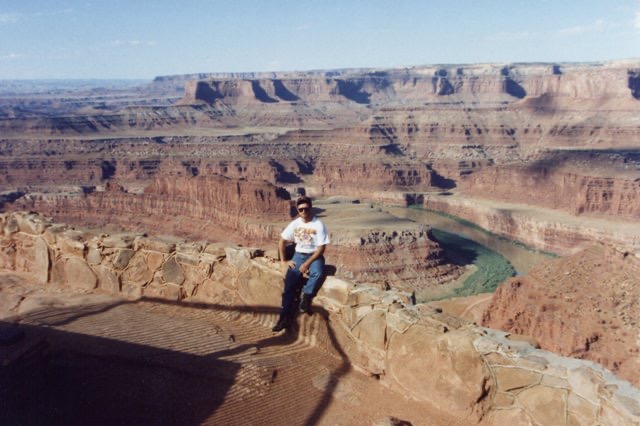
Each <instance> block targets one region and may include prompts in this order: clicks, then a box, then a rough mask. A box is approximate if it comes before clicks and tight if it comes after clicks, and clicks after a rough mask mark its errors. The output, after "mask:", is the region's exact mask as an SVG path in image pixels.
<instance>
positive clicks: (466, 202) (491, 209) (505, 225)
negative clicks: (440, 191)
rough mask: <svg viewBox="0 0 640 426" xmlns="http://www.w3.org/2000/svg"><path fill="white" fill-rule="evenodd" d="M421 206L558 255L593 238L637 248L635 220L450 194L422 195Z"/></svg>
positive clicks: (638, 236)
mask: <svg viewBox="0 0 640 426" xmlns="http://www.w3.org/2000/svg"><path fill="white" fill-rule="evenodd" d="M423 205H424V207H425V208H426V209H429V210H435V211H439V212H444V213H448V214H451V215H453V216H456V217H458V218H462V219H464V220H467V221H469V222H472V223H474V224H476V225H478V226H480V227H481V228H483V229H485V230H487V231H490V232H492V233H494V234H497V235H500V236H503V237H506V238H508V239H510V240H516V241H520V242H522V243H524V244H526V245H528V246H530V247H534V248H537V249H539V250H544V251H548V252H552V253H557V254H560V255H569V254H575V253H577V252H578V251H580V250H583V249H586V248H588V247H591V246H592V245H593V243H594V242H596V241H600V242H607V243H611V244H614V245H620V246H624V247H631V248H632V250H635V251H640V227H639V226H638V224H637V223H636V222H622V221H610V220H604V219H595V218H591V219H587V218H580V219H579V218H576V217H574V216H571V215H570V214H567V213H563V212H559V211H555V210H550V209H541V208H539V207H535V208H533V207H530V206H527V205H522V204H508V203H498V202H495V201H491V200H487V199H478V198H470V197H459V196H453V195H444V196H436V195H425V196H424V200H423Z"/></svg>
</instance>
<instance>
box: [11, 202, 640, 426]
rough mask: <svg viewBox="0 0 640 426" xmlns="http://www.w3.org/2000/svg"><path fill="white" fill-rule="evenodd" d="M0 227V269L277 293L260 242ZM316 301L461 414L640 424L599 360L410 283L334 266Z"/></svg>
mask: <svg viewBox="0 0 640 426" xmlns="http://www.w3.org/2000/svg"><path fill="white" fill-rule="evenodd" d="M0 226H1V234H2V244H1V246H0V268H1V269H4V270H13V271H18V272H20V273H24V274H27V275H29V276H30V277H32V278H34V279H36V280H38V281H39V282H41V283H42V285H47V286H59V287H62V288H63V287H70V288H76V289H84V290H85V291H90V292H93V291H95V292H107V293H110V294H114V295H120V296H121V297H127V298H133V299H137V298H140V297H146V298H151V299H152V300H153V298H162V299H168V300H174V301H182V303H184V304H185V306H188V305H189V303H191V302H197V301H199V300H204V301H210V302H215V303H218V304H221V305H225V304H228V305H232V306H236V307H237V306H242V305H248V306H251V305H261V306H263V305H267V306H273V307H277V306H278V304H279V301H280V292H281V288H282V279H283V277H282V274H281V272H280V270H279V267H278V262H277V261H276V260H274V259H270V258H268V257H261V255H260V253H261V251H260V250H257V249H250V248H242V247H236V246H223V245H220V244H201V243H189V242H184V241H169V240H166V239H165V240H163V239H156V238H148V237H145V236H143V235H140V234H131V233H125V234H117V235H108V234H104V233H94V234H89V233H86V232H83V231H79V230H73V229H70V228H69V227H67V226H64V225H60V224H54V223H52V222H51V221H49V220H46V219H43V218H41V217H38V216H35V215H30V214H24V213H14V214H2V215H0ZM315 303H316V304H317V306H318V307H319V308H321V309H323V310H324V311H326V312H327V317H328V318H326V319H324V320H323V321H321V323H322V326H323V327H327V328H329V327H330V328H331V331H332V334H333V335H334V336H335V339H336V341H337V343H338V344H339V345H340V346H341V347H342V348H343V351H344V355H345V356H346V357H347V358H348V359H349V362H350V364H351V365H353V366H354V367H356V368H358V369H360V370H361V371H364V372H367V373H368V374H371V375H373V376H375V377H378V378H379V380H380V384H381V385H384V386H387V387H389V388H391V389H393V390H395V391H397V392H400V393H402V394H403V395H405V396H406V397H408V398H411V399H416V400H421V401H429V402H430V403H431V404H433V405H434V406H435V407H437V408H439V409H441V410H446V411H447V412H449V413H451V414H453V415H455V416H457V417H460V418H465V419H466V420H471V421H475V422H479V423H480V424H487V425H501V424H505V423H508V422H511V423H514V422H516V423H519V424H522V423H526V424H541V425H555V424H603V425H633V424H639V423H640V406H639V404H638V401H640V391H638V389H637V388H634V387H632V386H631V385H630V384H629V383H628V382H625V381H623V380H620V379H617V378H616V377H614V376H613V375H611V374H610V373H609V372H607V371H606V370H605V369H603V368H602V367H600V366H597V365H595V364H593V363H591V362H588V361H579V360H571V359H567V358H562V357H559V356H556V355H553V354H551V353H548V352H545V351H541V350H536V349H534V348H533V347H531V346H530V345H528V344H526V343H522V342H518V341H515V340H509V338H508V337H509V336H508V335H507V334H505V333H502V332H498V331H495V330H491V329H483V328H480V327H478V326H476V325H473V324H470V323H467V322H465V321H462V320H459V319H456V318H453V317H450V316H448V315H445V314H442V313H441V312H439V311H438V310H435V309H433V308H429V307H426V306H416V305H412V303H411V300H410V297H409V295H408V294H404V293H400V292H393V291H380V290H377V289H373V288H367V287H359V288H355V287H354V286H353V285H352V284H350V283H349V282H348V281H343V280H339V279H336V278H333V277H329V278H328V279H327V281H326V282H325V283H324V286H323V287H322V289H321V291H320V293H319V294H318V297H317V298H316V299H315ZM315 315H319V314H318V313H316V314H315ZM301 332H302V333H307V332H308V331H305V330H301ZM326 334H327V333H326V332H323V331H322V329H320V330H319V331H316V335H315V337H314V339H313V341H314V342H315V343H314V344H316V345H317V346H319V347H321V348H322V347H324V346H325V345H326V346H327V348H326V349H327V351H328V352H331V350H332V349H331V347H332V345H333V344H334V343H332V342H333V341H332V340H331V339H329V338H328V337H327V336H326ZM425 366H436V370H437V372H436V373H435V374H434V369H433V368H425Z"/></svg>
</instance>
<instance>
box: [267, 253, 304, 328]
mask: <svg viewBox="0 0 640 426" xmlns="http://www.w3.org/2000/svg"><path fill="white" fill-rule="evenodd" d="M292 260H293V262H294V263H295V266H294V267H293V268H289V269H287V272H286V274H285V276H284V290H283V291H282V306H281V308H280V318H279V319H278V322H277V323H276V325H275V326H274V327H273V329H272V330H273V331H280V330H282V329H284V328H287V327H288V326H289V322H290V320H291V314H293V302H294V301H295V299H296V296H297V295H298V286H299V284H300V279H301V278H302V274H301V273H300V271H299V270H298V268H299V267H300V265H302V263H303V262H304V259H302V256H301V255H300V254H298V253H295V254H294V255H293V259H292Z"/></svg>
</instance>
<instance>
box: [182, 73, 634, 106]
mask: <svg viewBox="0 0 640 426" xmlns="http://www.w3.org/2000/svg"><path fill="white" fill-rule="evenodd" d="M629 75H630V70H629V67H628V65H626V64H624V63H619V64H616V63H611V64H608V65H607V66H605V67H602V68H600V69H597V68H596V67H594V66H590V65H589V64H583V65H572V64H562V65H559V64H540V65H533V64H526V65H519V64H509V65H500V64H486V65H453V66H439V67H416V68H411V69H404V70H385V71H373V72H360V73H357V72H356V73H350V74H346V75H341V76H337V77H318V76H304V77H302V78H301V77H295V76H287V77H285V78H278V77H271V78H253V79H249V78H247V79H245V78H235V79H229V78H222V79H215V80H200V81H197V80H193V81H187V82H186V87H185V98H184V99H183V102H184V103H188V102H193V101H203V102H206V103H209V104H212V103H215V102H217V101H221V102H223V103H226V104H234V105H244V104H251V103H262V104H272V103H279V102H298V101H302V102H329V101H331V102H339V101H341V100H342V101H351V102H354V103H358V104H380V103H389V102H394V101H395V102H399V101H407V100H409V101H413V102H416V101H434V100H435V99H437V98H438V97H446V96H456V95H458V96H476V97H484V98H485V100H486V99H490V100H492V101H494V102H496V101H500V100H509V99H510V100H514V99H515V100H517V99H523V98H525V97H529V98H536V97H540V96H553V97H559V98H563V97H569V98H574V99H575V98H582V99H603V98H607V97H616V98H625V99H627V98H630V95H631V94H632V90H633V89H632V87H634V86H633V84H631V83H632V80H633V78H632V77H629Z"/></svg>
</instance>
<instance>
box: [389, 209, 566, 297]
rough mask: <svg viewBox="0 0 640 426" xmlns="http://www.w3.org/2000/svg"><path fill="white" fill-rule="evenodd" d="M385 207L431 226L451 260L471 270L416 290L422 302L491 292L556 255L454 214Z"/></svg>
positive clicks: (448, 258) (395, 213)
mask: <svg viewBox="0 0 640 426" xmlns="http://www.w3.org/2000/svg"><path fill="white" fill-rule="evenodd" d="M384 209H385V210H386V211H388V212H389V213H390V214H392V215H394V216H396V217H400V218H404V219H409V220H412V221H414V222H417V223H421V224H425V225H429V226H431V228H432V235H433V237H434V239H435V240H436V241H437V242H438V243H439V244H440V246H441V247H442V248H443V250H444V251H445V256H446V257H447V260H448V261H449V262H451V263H454V264H458V265H464V266H466V267H467V269H468V272H467V273H466V274H465V275H464V276H463V277H461V279H460V280H459V282H456V283H453V284H449V285H447V286H445V288H444V289H441V290H440V291H435V292H434V291H425V292H422V293H416V299H417V301H418V302H426V301H429V300H439V299H448V298H452V297H462V296H471V295H474V294H478V293H490V292H493V291H494V290H495V289H496V287H497V286H498V285H499V284H500V283H501V282H503V281H504V280H506V279H507V278H509V277H511V276H514V275H518V274H526V273H527V272H529V270H531V268H532V267H534V266H535V265H537V264H539V263H541V262H544V261H546V260H549V259H552V258H553V257H554V256H553V255H552V254H550V253H542V252H540V251H537V250H533V249H531V248H528V247H526V246H524V245H522V244H520V243H517V242H514V241H510V240H507V239H505V238H502V237H499V236H497V235H495V234H492V233H490V232H488V231H486V230H484V229H482V228H480V227H478V226H476V225H474V224H472V223H470V222H467V221H464V220H461V219H459V218H455V217H452V216H450V215H446V214H442V213H437V212H433V211H429V210H424V209H420V208H413V207H410V208H407V207H390V206H385V207H384Z"/></svg>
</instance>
